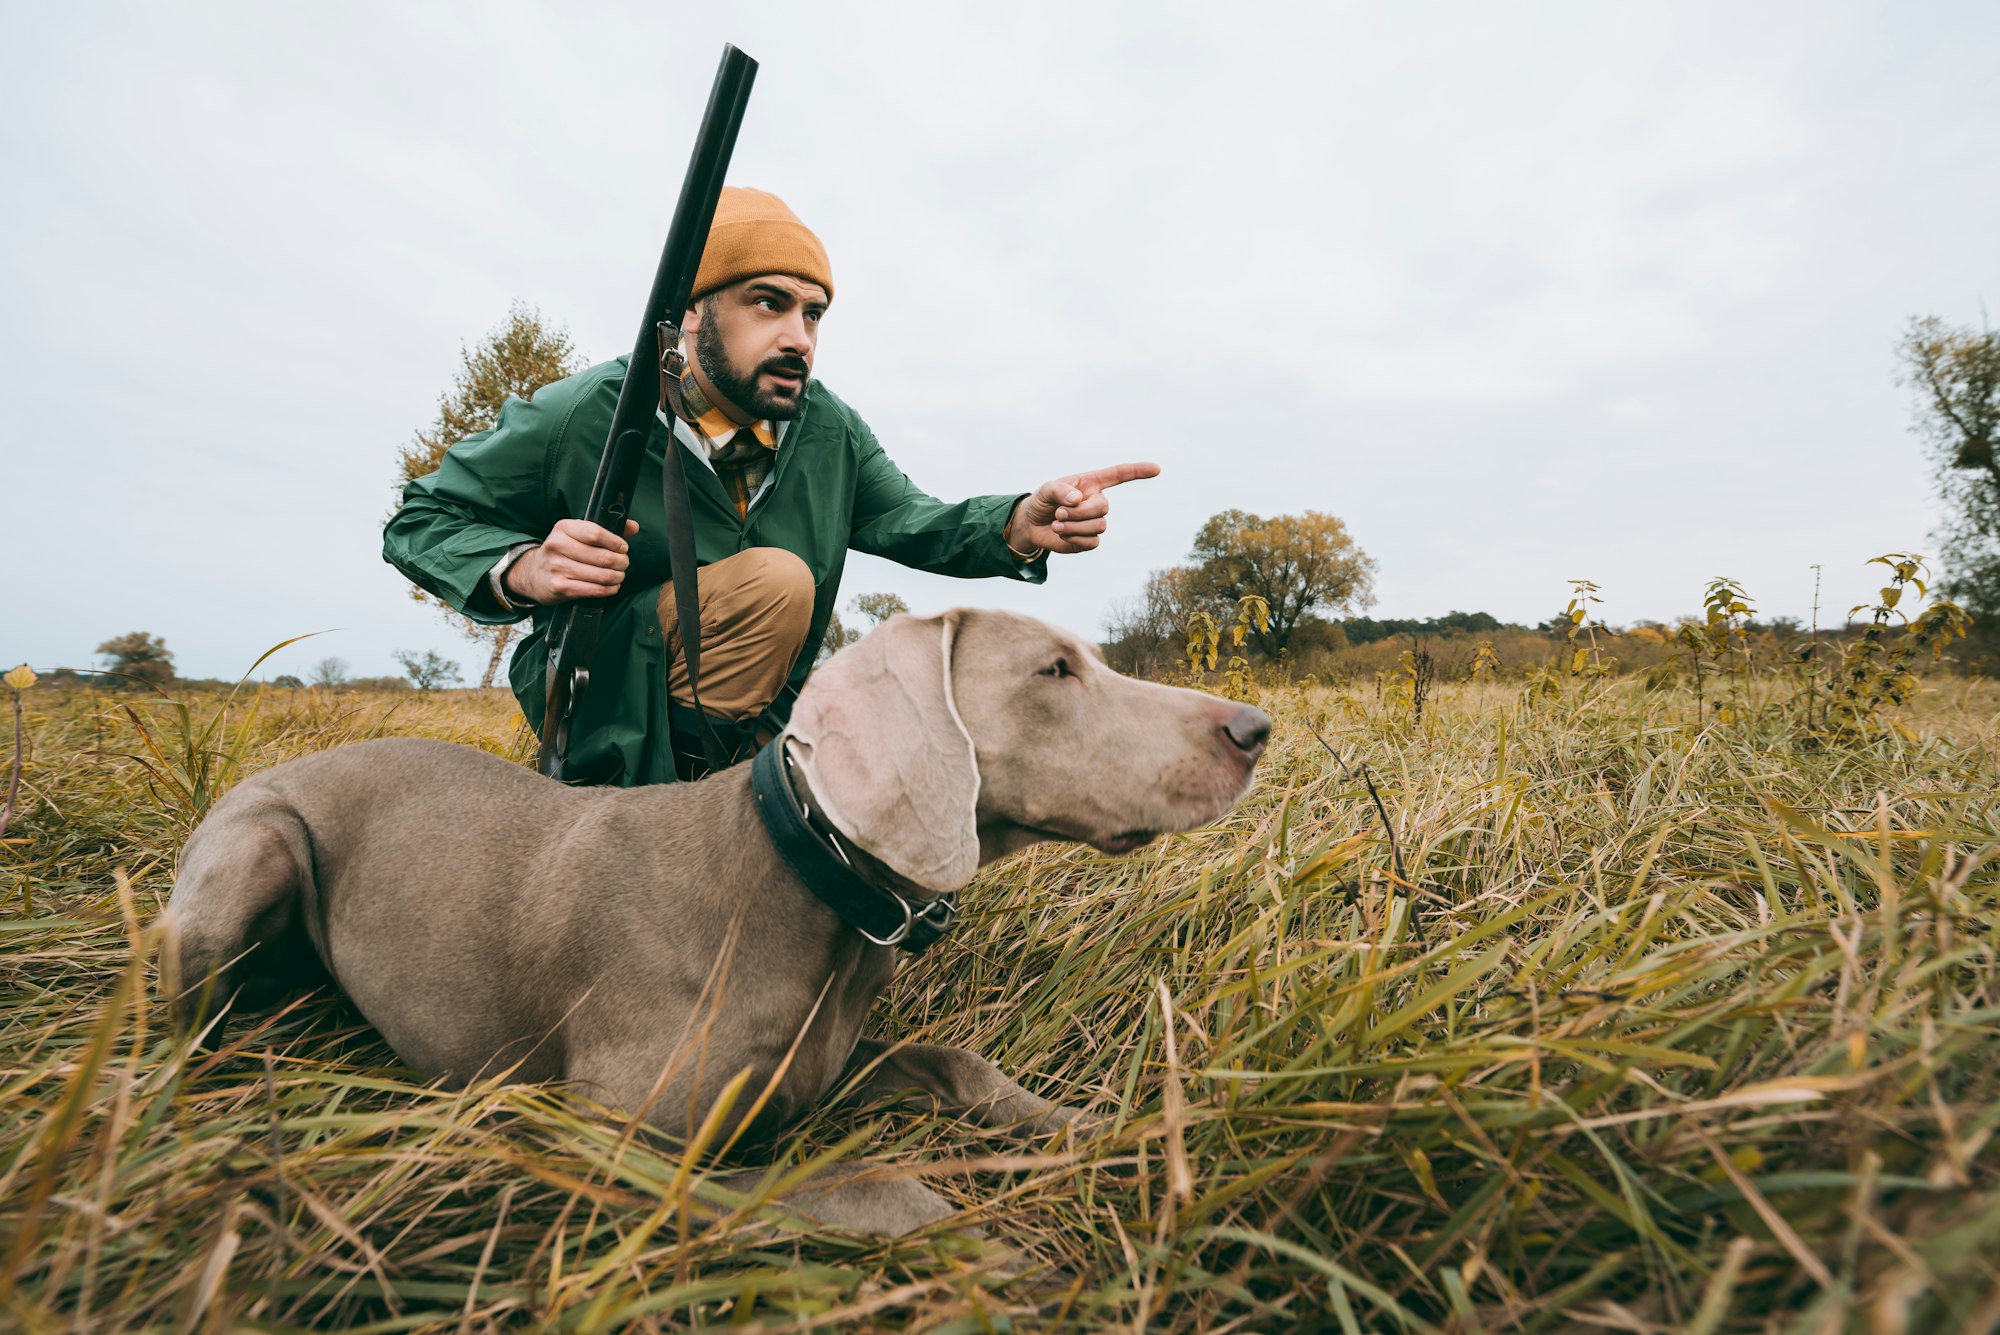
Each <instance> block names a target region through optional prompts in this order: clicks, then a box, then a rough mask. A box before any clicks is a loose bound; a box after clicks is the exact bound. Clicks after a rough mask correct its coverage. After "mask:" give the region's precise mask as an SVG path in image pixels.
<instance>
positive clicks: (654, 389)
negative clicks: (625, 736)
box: [537, 46, 757, 779]
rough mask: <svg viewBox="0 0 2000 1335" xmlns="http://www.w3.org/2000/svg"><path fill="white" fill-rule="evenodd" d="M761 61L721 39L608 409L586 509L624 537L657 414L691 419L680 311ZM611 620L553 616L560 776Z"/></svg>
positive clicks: (696, 667)
mask: <svg viewBox="0 0 2000 1335" xmlns="http://www.w3.org/2000/svg"><path fill="white" fill-rule="evenodd" d="M756 76H757V62H756V61H754V60H752V59H751V58H750V57H749V56H746V55H744V54H743V53H742V52H741V51H739V50H737V49H736V48H735V47H734V46H724V47H723V49H722V63H721V65H720V66H719V67H718V68H717V70H716V72H715V86H714V88H712V89H711V90H710V91H709V95H708V109H707V111H705V112H704V113H703V114H702V118H701V129H700V131H699V132H698V133H697V134H696V135H695V141H694V156H693V157H692V158H691V159H690V160H689V161H688V169H687V176H686V178H685V179H684V180H683V181H682V182H681V197H680V201H679V203H678V204H676V205H675V207H674V220H673V224H672V226H670V227H669V228H668V229H667V244H666V246H665V248H664V249H663V250H662V251H661V253H660V267H659V269H658V270H656V271H655V272H654V274H653V290H652V291H651V292H650V293H649V294H648V295H647V297H646V314H645V318H644V319H643V320H642V321H641V322H640V324H639V337H638V339H637V340H636V341H635V342H634V343H633V345H632V359H631V361H630V362H628V363H627V364H626V367H625V383H624V385H623V387H622V388H620V389H619V391H618V406H617V408H616V409H615V410H614V411H613V413H612V415H611V430H610V431H609V432H608V433H607V434H606V437H605V441H604V455H603V457H602V458H601V459H600V460H599V461H598V465H597V477H596V479H595V480H594V481H593V482H592V483H591V487H590V500H589V502H588V503H587V504H586V505H585V506H584V511H583V514H582V515H581V516H580V517H581V518H583V519H587V520H589V521H590V522H591V523H593V524H596V525H598V526H600V527H602V528H605V529H608V530H609V531H610V532H612V533H615V534H618V535H619V536H621V537H622V536H623V535H624V532H625V517H626V515H627V514H629V513H630V512H631V509H632V489H633V487H634V486H635V485H636V484H637V482H638V478H639V465H640V464H641V462H643V460H644V459H645V455H646V437H647V435H648V433H649V432H650V430H651V428H652V425H653V421H654V419H655V416H656V415H658V416H661V417H666V418H667V420H668V424H669V426H671V424H672V418H673V417H685V416H686V415H687V413H686V409H685V407H684V405H683V403H682V400H681V394H680V378H681V376H682V375H683V374H684V373H685V371H686V369H687V368H686V364H685V362H684V361H683V360H682V357H681V352H680V343H681V319H682V316H683V315H684V313H685V312H686V310H687V305H688V299H689V297H690V295H691V294H692V293H693V291H694V280H695V272H696V270H698V269H699V268H700V267H701V252H702V248H703V246H704V245H705V244H706V242H707V240H708V229H709V224H710V223H711V222H713V221H714V219H715V205H716V200H717V199H718V198H720V196H721V194H722V182H723V176H724V175H725V173H727V172H728V170H729V157H730V154H731V153H732V152H733V151H734V150H735V147H736V131H737V130H738V129H739V128H740V127H741V126H742V124H743V109H744V107H745V106H747V105H748V104H749V101H750V84H751V82H752V81H753V80H754V79H755V78H756ZM665 456H666V457H665V458H664V460H663V461H662V470H661V471H662V473H663V474H664V486H665V490H666V511H667V533H666V539H667V559H668V563H669V565H670V566H671V568H672V574H673V585H674V608H675V610H676V612H677V613H678V618H679V622H680V635H681V652H682V654H683V655H684V660H685V662H686V664H687V674H688V684H689V686H690V687H691V688H692V690H693V694H694V706H695V713H696V715H697V716H699V718H700V720H701V725H702V745H703V748H704V750H706V751H707V752H708V758H709V763H710V764H711V765H717V766H719V765H720V763H721V760H722V754H721V752H722V748H721V745H720V743H719V742H718V740H717V739H716V737H715V735H714V733H713V731H712V729H710V728H709V726H708V716H707V715H706V714H705V713H703V711H702V708H701V694H700V676H701V611H700V606H699V603H698V602H697V600H696V586H695V555H694V528H693V517H692V515H691V514H690V512H689V509H688V498H687V481H686V479H685V477H684V476H683V474H682V472H681V457H680V456H681V452H680V449H679V447H678V445H677V444H676V442H675V441H674V439H673V436H672V433H671V432H669V434H668V437H667V444H666V450H665ZM603 622H604V605H603V603H602V602H601V601H599V600H595V599H581V600H577V601H573V602H566V603H564V604H563V605H562V606H560V607H559V608H557V609H556V611H555V614H554V615H553V616H552V617H551V618H550V620H549V629H548V645H549V667H548V676H547V679H546V685H545V689H546V700H545V705H544V708H543V712H542V750H541V758H540V760H539V761H538V762H537V767H538V768H539V769H540V770H541V772H542V773H544V774H546V775H548V776H549V777H550V778H553V779H562V778H564V773H563V762H564V758H565V756H566V755H567V754H568V751H569V743H570V734H571V731H572V729H573V728H574V727H575V724H576V719H577V715H578V711H579V710H580V709H581V708H582V704H583V697H584V692H585V691H587V690H588V689H589V688H590V665H591V660H592V659H593V658H594V657H595V656H596V653H597V640H598V635H599V633H600V631H601V629H602V626H603Z"/></svg>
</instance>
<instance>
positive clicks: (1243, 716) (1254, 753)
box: [1222, 705, 1271, 760]
mask: <svg viewBox="0 0 2000 1335" xmlns="http://www.w3.org/2000/svg"><path fill="white" fill-rule="evenodd" d="M1222 733H1223V735H1224V736H1225V737H1227V738H1229V740H1230V742H1231V743H1233V744H1234V745H1235V747H1236V749H1237V750H1239V751H1241V752H1242V753H1243V754H1244V755H1246V756H1248V757H1250V759H1252V760H1255V759H1256V758H1257V757H1258V756H1261V755H1263V754H1264V739H1265V738H1267V737H1269V736H1270V735H1271V716H1270V715H1269V714H1266V713H1265V712H1264V711H1263V710H1261V709H1255V708H1252V707H1251V706H1249V705H1245V706H1243V708H1241V709H1239V710H1237V711H1236V712H1235V713H1234V714H1232V715H1230V717H1229V722H1227V723H1225V724H1223V725H1222Z"/></svg>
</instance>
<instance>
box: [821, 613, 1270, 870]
mask: <svg viewBox="0 0 2000 1335" xmlns="http://www.w3.org/2000/svg"><path fill="white" fill-rule="evenodd" d="M1270 727H1271V720H1270V718H1269V717H1268V716H1267V715H1266V714H1265V713H1264V712H1263V711H1262V710H1260V709H1253V708H1251V707H1250V706H1248V705H1241V704H1237V703H1235V702H1234V701H1230V700H1222V699H1218V698H1216V697H1215V696H1212V695H1205V694H1203V693H1202V692H1200V691H1190V690H1184V689H1181V688H1179V687H1174V686H1161V685H1158V684H1156V683H1153V682H1146V681H1136V680H1134V679H1132V678H1130V677H1125V676H1121V675H1119V674H1118V673H1116V672H1113V671H1112V670H1111V669H1110V668H1109V667H1106V666H1105V664H1104V661H1103V660H1102V659H1101V658H1099V657H1098V656H1097V652H1096V650H1094V649H1093V648H1091V647H1090V646H1088V645H1086V644H1084V643H1083V642H1082V641H1081V640H1078V639H1076V638H1075V637H1074V636H1071V635H1068V634H1065V633H1064V632H1062V631H1060V630H1057V629H1056V628H1055V627H1053V626H1050V625H1047V624H1045V623H1043V622H1040V621H1037V620H1035V619H1034V618H1032V617H1025V616H1018V615H1015V614H1013V613H1010V612H993V611H974V610H970V609H966V608H958V609H954V610H953V611H950V612H946V613H944V614H943V615H941V616H935V617H913V616H907V615H904V616H894V617H891V618H889V620H887V621H885V622H883V623H882V625H880V626H878V627H877V628H876V629H875V630H874V631H873V632H872V633H870V634H869V635H868V636H867V637H866V638H864V639H862V640H861V641H860V642H859V643H858V644H855V645H853V646H851V647H849V648H847V649H843V650H842V651H841V652H839V653H837V654H835V655H834V656H833V658H832V659H830V660H829V661H828V662H827V664H826V666H824V667H822V668H820V669H819V670H818V671H817V672H815V673H814V674H813V677H812V679H811V680H810V681H809V682H808V683H807V684H806V688H805V690H804V691H803V692H802V693H801V694H800V696H799V701H798V706H797V708H795V709H794V710H793V711H792V720H791V726H790V727H789V728H787V729H786V733H785V735H786V738H787V739H788V741H789V743H790V745H791V746H792V751H793V755H794V757H795V758H796V760H797V763H798V764H799V765H800V766H801V767H802V768H803V770H804V771H805V777H806V781H807V783H808V784H809V786H810V787H811V788H812V790H813V792H814V793H815V794H816V796H817V798H818V801H819V803H820V806H821V808H822V809H823V810H824V811H825V813H826V815H827V817H828V818H829V819H830V820H831V821H832V822H833V823H834V825H835V826H837V827H838V828H839V829H840V830H841V832H842V833H844V834H845V835H847V837H848V838H849V839H851V840H853V841H854V843H856V844H857V845H859V846H860V847H861V848H862V849H864V850H866V851H867V852H868V853H869V854H871V855H872V856H874V857H876V858H878V859H880V860H881V861H882V862H883V863H885V864H886V865H888V866H889V867H890V868H892V869H893V870H894V871H895V872H896V873H897V874H898V875H900V876H902V877H904V878H905V879H907V880H909V881H910V882H912V883H913V884H915V885H918V886H921V887H923V888H924V889H926V890H929V891H932V892H935V893H943V892H945V891H947V890H955V889H957V888H958V887H959V886H961V885H964V884H965V883H966V882H967V881H969V880H971V879H972V876H973V873H974V872H976V871H977V870H978V869H979V865H980V863H982V862H985V861H990V860H991V859H993V858H996V857H999V856H1001V855H1003V854H1006V853H1011V852H1013V851H1014V850H1016V849H1019V848H1025V847H1026V846H1027V845H1029V844H1032V843H1036V842H1038V841H1040V840H1045V839H1061V840H1071V841H1075V842H1079V843H1087V844H1091V845H1093V846H1095V847H1097V848H1101V849H1103V850H1105V851H1106V852H1113V853H1123V852H1129V851H1130V850H1132V849H1134V848H1138V847H1139V846H1140V845H1142V844H1145V843H1147V842H1148V841H1150V840H1151V839H1153V838H1154V837H1155V836H1156V835H1159V834H1163V833H1166V832H1169V831H1174V830H1188V829H1193V828H1195V827H1197V826H1200V825H1205V824H1207V823H1208V822H1210V821H1212V820H1214V819H1215V818H1216V817H1218V816H1220V815H1221V814H1222V813H1223V812H1225V811H1227V810H1229V808H1230V807H1231V806H1233V805H1235V803H1236V802H1237V801H1238V799H1240V798H1241V797H1242V796H1243V795H1244V794H1245V793H1247V792H1249V790H1250V785H1251V781H1252V773H1253V771H1254V770H1255V769H1256V765H1257V758H1258V756H1260V755H1262V754H1263V750H1264V739H1265V737H1266V735H1267V734H1268V733H1269V732H1270Z"/></svg>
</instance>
